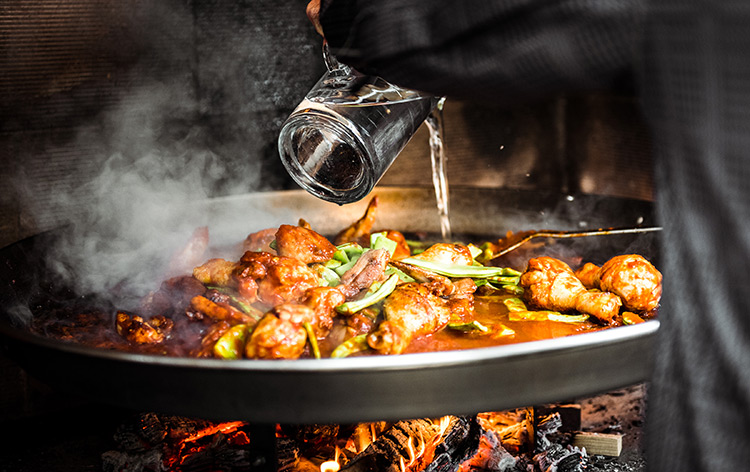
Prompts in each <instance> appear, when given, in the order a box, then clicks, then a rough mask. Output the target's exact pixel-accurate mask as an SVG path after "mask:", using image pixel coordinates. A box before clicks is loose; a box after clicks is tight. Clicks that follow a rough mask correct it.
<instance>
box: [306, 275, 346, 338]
mask: <svg viewBox="0 0 750 472" xmlns="http://www.w3.org/2000/svg"><path fill="white" fill-rule="evenodd" d="M345 301H346V297H345V296H344V294H343V293H342V292H341V291H340V290H337V289H336V288H333V287H313V288H311V289H308V290H307V291H306V292H305V296H304V298H303V299H302V304H304V305H306V306H308V307H310V308H311V309H312V310H313V321H312V322H311V323H310V324H311V325H312V326H313V329H314V330H315V336H316V337H317V338H318V339H322V338H324V337H325V336H326V335H327V334H328V333H329V332H330V330H331V327H332V326H333V318H334V316H336V310H334V308H336V307H337V306H339V305H341V304H342V303H344V302H345Z"/></svg>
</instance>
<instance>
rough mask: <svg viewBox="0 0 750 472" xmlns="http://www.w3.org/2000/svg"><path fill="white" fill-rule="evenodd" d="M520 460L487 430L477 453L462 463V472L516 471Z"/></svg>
mask: <svg viewBox="0 0 750 472" xmlns="http://www.w3.org/2000/svg"><path fill="white" fill-rule="evenodd" d="M518 465H519V461H518V460H517V459H516V458H515V457H513V456H512V455H511V454H510V453H509V452H508V451H506V450H505V448H504V447H503V446H502V444H500V439H499V438H498V437H497V435H496V434H495V433H494V432H492V431H485V432H484V434H482V437H481V438H480V441H479V448H478V451H477V453H476V454H474V456H473V457H471V458H470V459H469V460H467V461H465V462H464V463H463V464H461V468H460V469H459V471H460V472H465V471H475V470H481V471H485V472H516V471H518V470H525V469H519V468H518Z"/></svg>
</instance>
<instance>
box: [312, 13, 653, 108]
mask: <svg viewBox="0 0 750 472" xmlns="http://www.w3.org/2000/svg"><path fill="white" fill-rule="evenodd" d="M642 15H643V5H642V1H641V0H625V1H615V0H565V1H529V0H503V1H498V0H494V1H492V0H489V1H488V0H461V1H455V0H430V1H419V0H411V1H401V0H380V1H368V0H345V1H328V2H324V3H323V5H322V7H321V22H322V24H323V28H324V31H325V34H326V39H327V40H328V43H329V45H330V46H331V50H332V52H333V53H334V55H335V56H336V57H337V58H338V59H339V60H341V61H342V62H345V63H347V64H349V65H351V66H353V67H354V68H356V69H358V70H361V71H363V72H376V73H377V75H380V76H382V77H383V78H385V79H386V80H389V81H391V82H394V83H396V84H398V85H403V86H407V87H411V88H414V89H418V90H422V91H425V92H430V93H434V94H436V95H448V96H450V97H454V98H470V99H482V100H486V99H487V98H492V99H494V100H498V101H502V102H508V101H516V100H519V99H528V98H538V97H539V96H540V95H542V94H544V95H550V96H551V95H552V94H554V93H556V92H560V91H570V90H582V89H593V88H611V87H612V86H613V84H615V83H616V81H617V80H618V79H620V76H621V75H622V74H623V73H627V72H629V71H630V68H629V66H630V65H632V63H633V57H634V53H635V52H636V48H637V47H638V39H639V37H640V33H641V21H642Z"/></svg>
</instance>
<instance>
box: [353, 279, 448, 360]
mask: <svg viewBox="0 0 750 472" xmlns="http://www.w3.org/2000/svg"><path fill="white" fill-rule="evenodd" d="M383 314H384V317H385V321H383V322H382V323H380V325H379V326H378V328H377V329H376V330H375V331H374V332H373V333H371V334H370V335H368V337H367V344H369V346H370V347H371V348H373V349H375V350H376V351H378V352H379V353H380V354H401V353H402V352H404V350H405V349H406V348H407V347H408V346H409V343H410V342H411V341H412V340H413V339H414V338H416V337H417V336H422V335H426V334H430V333H434V332H436V331H438V330H440V329H442V328H443V327H444V326H445V325H446V324H447V323H448V321H449V319H450V316H451V312H450V308H449V307H448V304H447V302H446V301H445V300H443V299H442V298H440V297H438V296H437V295H434V294H433V293H432V292H430V289H429V288H427V287H425V286H424V285H421V284H418V283H407V284H403V285H401V286H399V287H397V288H396V290H394V291H393V293H392V294H391V295H390V296H389V297H388V298H387V299H386V300H385V302H384V304H383Z"/></svg>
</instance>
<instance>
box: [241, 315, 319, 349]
mask: <svg viewBox="0 0 750 472" xmlns="http://www.w3.org/2000/svg"><path fill="white" fill-rule="evenodd" d="M305 308H307V307H305ZM306 341H307V333H306V332H305V329H304V328H303V327H302V326H301V325H300V324H298V323H295V322H293V321H291V320H289V319H284V320H282V319H281V318H279V317H277V316H276V315H275V314H274V313H273V312H270V313H267V314H266V315H265V316H264V317H263V318H262V319H261V320H260V321H259V322H258V324H257V325H256V326H255V329H253V332H252V334H251V335H250V339H249V340H248V341H247V344H246V345H245V356H246V357H247V358H249V359H297V358H298V357H299V356H301V355H302V353H303V352H304V351H305V343H306Z"/></svg>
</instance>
